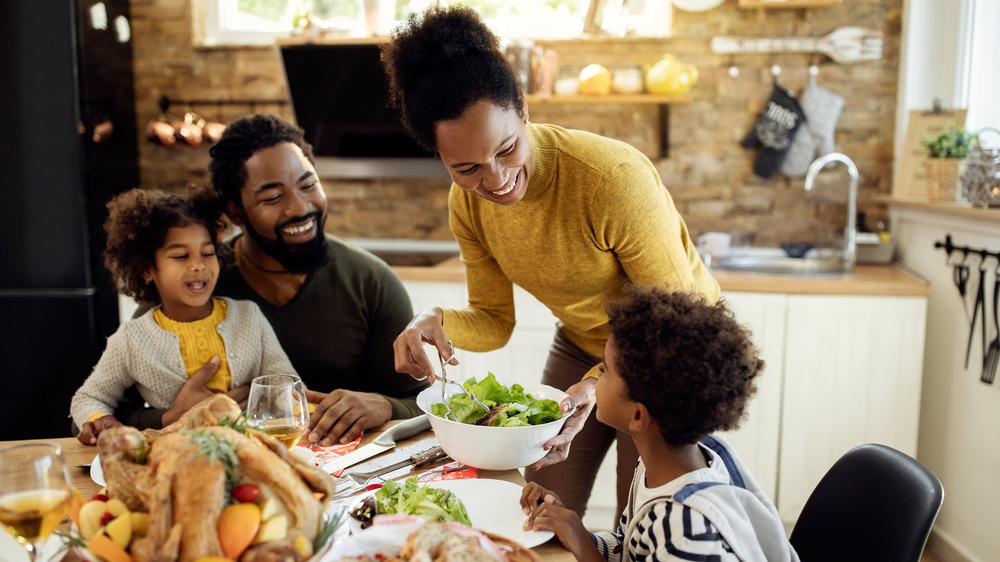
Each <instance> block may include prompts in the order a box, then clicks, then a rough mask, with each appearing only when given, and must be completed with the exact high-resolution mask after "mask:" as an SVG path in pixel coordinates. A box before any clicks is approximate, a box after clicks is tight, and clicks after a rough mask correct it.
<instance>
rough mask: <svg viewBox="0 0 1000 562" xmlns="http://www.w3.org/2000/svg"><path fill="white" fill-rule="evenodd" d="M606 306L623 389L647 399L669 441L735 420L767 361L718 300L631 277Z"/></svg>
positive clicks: (694, 437)
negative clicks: (634, 282)
mask: <svg viewBox="0 0 1000 562" xmlns="http://www.w3.org/2000/svg"><path fill="white" fill-rule="evenodd" d="M607 311H608V321H609V326H610V331H611V337H612V338H614V345H615V347H616V349H617V350H618V359H617V361H616V363H615V367H616V368H617V370H618V372H619V373H620V374H621V377H622V379H624V381H625V387H626V388H627V390H628V397H629V399H630V400H634V401H636V402H640V403H642V404H643V405H644V406H646V408H647V409H648V410H649V413H650V415H651V416H652V417H653V419H655V420H656V423H657V424H658V425H659V427H660V431H661V432H662V434H663V439H664V440H665V441H666V442H667V444H669V445H674V446H677V445H686V444H691V443H695V442H697V441H698V439H700V438H702V437H704V436H706V435H709V434H710V433H713V432H716V431H722V430H728V429H735V428H736V427H738V426H739V424H740V422H741V421H742V418H743V414H744V410H745V408H746V405H747V402H748V401H749V399H750V397H751V396H752V395H753V394H754V392H756V390H757V387H756V384H755V382H754V379H755V377H757V375H759V374H760V372H761V371H762V370H763V368H764V361H763V360H761V359H760V358H759V357H758V352H757V349H756V348H755V347H754V345H753V343H752V342H751V341H750V332H749V331H748V330H747V329H746V328H744V327H743V326H741V325H740V324H739V323H737V321H736V319H735V318H734V317H733V314H732V312H730V311H729V309H728V308H726V306H725V304H724V303H723V302H721V301H720V302H718V303H716V304H714V305H710V304H708V303H706V302H705V300H704V298H703V297H702V296H701V295H699V294H696V293H685V292H667V291H664V290H662V289H658V288H652V289H644V288H638V287H636V286H634V285H628V286H626V287H625V296H624V298H623V299H622V300H620V301H618V302H613V303H609V304H608V305H607Z"/></svg>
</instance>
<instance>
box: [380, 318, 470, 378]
mask: <svg viewBox="0 0 1000 562" xmlns="http://www.w3.org/2000/svg"><path fill="white" fill-rule="evenodd" d="M443 321H444V314H443V313H442V312H441V309H440V308H438V307H436V306H435V307H432V308H427V309H424V310H422V311H420V313H418V314H417V315H416V316H414V317H413V320H410V323H409V324H407V325H406V329H404V330H403V333H401V334H399V337H397V338H396V341H394V342H393V343H392V349H393V357H394V358H395V361H396V372H397V373H406V374H408V375H410V376H411V377H413V378H415V379H423V378H424V377H426V378H427V379H428V380H429V381H430V382H431V383H433V382H434V381H435V380H437V376H435V373H434V366H433V364H432V363H431V360H430V358H429V357H427V354H426V353H424V344H425V343H429V344H431V345H433V346H434V347H436V348H437V350H438V353H439V354H440V355H441V357H448V358H449V359H448V364H449V365H458V359H455V357H454V355H452V354H453V353H454V350H452V349H450V348H449V346H448V339H447V337H445V335H444V327H443V326H442V323H443Z"/></svg>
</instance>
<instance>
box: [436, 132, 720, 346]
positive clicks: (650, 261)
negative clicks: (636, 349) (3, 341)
mask: <svg viewBox="0 0 1000 562" xmlns="http://www.w3.org/2000/svg"><path fill="white" fill-rule="evenodd" d="M528 132H529V134H530V136H531V140H532V142H533V143H534V151H535V163H534V167H533V169H532V171H531V177H530V179H529V181H528V187H527V192H526V193H525V195H524V198H523V199H522V200H521V201H520V202H519V203H518V204H516V205H513V206H505V205H498V204H496V203H492V202H490V201H486V200H484V199H482V198H480V197H477V196H475V195H473V194H471V193H469V192H466V191H465V190H463V189H462V188H460V187H458V186H457V185H454V184H453V185H452V186H451V193H450V195H449V209H450V214H451V217H450V226H451V230H452V233H453V234H454V235H455V238H456V239H457V240H458V243H459V246H460V247H461V251H462V261H463V262H465V266H466V275H467V279H468V290H469V306H468V307H466V308H465V309H462V310H445V311H444V329H445V333H446V334H447V336H448V338H449V339H450V340H452V341H453V342H454V343H455V346H456V347H460V348H462V349H466V350H469V351H490V350H493V349H497V348H499V347H502V346H503V345H505V344H506V343H507V340H508V339H509V338H510V335H511V332H512V331H513V328H514V297H513V287H512V283H515V284H517V285H518V286H520V287H522V288H523V289H525V290H526V291H528V292H529V293H531V294H532V295H534V296H535V298H537V299H538V300H539V301H540V302H541V303H542V304H544V305H545V306H547V307H548V308H549V310H551V311H552V313H553V314H554V315H555V317H556V318H557V319H558V321H559V325H560V327H561V329H562V330H563V332H564V333H565V334H566V336H567V337H568V338H569V339H570V340H571V341H573V342H574V343H575V344H577V345H578V346H580V347H581V348H582V349H583V350H585V351H587V352H588V353H591V354H593V355H596V356H598V357H600V356H601V355H603V353H604V344H605V342H606V341H607V337H608V333H607V322H608V318H607V314H606V313H605V309H604V306H605V303H607V302H608V301H609V300H613V299H615V298H618V297H620V296H621V294H622V287H623V285H624V284H625V283H626V282H632V283H634V284H637V285H641V286H661V287H667V288H669V289H672V290H691V291H697V292H700V293H702V294H704V295H705V296H706V298H707V299H708V300H709V301H710V302H715V301H716V300H718V298H719V284H718V282H717V281H716V280H715V279H714V278H713V277H712V276H711V274H710V273H709V272H708V270H707V268H706V267H705V265H704V264H703V263H702V261H701V258H700V257H699V256H698V252H697V251H696V250H695V245H694V243H693V241H692V240H691V238H690V236H689V235H688V231H687V226H685V224H684V220H683V219H682V218H681V216H680V214H679V213H678V212H677V209H676V208H675V207H674V204H673V200H672V199H671V198H670V194H669V193H668V192H667V189H666V188H665V187H664V186H663V183H662V182H661V181H660V177H659V174H658V173H657V171H656V168H655V167H654V166H653V164H652V163H651V162H650V161H649V159H648V158H646V157H645V156H644V155H643V154H642V153H640V152H639V151H638V150H636V149H635V148H633V147H632V146H630V145H628V144H625V143H623V142H619V141H616V140H612V139H608V138H605V137H601V136H598V135H594V134H591V133H587V132H583V131H575V130H569V129H563V128H561V127H557V126H553V125H539V124H533V123H528Z"/></svg>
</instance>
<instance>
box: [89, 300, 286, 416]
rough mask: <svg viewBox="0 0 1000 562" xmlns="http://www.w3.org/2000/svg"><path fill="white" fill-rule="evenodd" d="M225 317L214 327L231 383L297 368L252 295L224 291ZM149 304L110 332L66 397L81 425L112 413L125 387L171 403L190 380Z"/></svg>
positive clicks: (158, 404) (173, 339)
mask: <svg viewBox="0 0 1000 562" xmlns="http://www.w3.org/2000/svg"><path fill="white" fill-rule="evenodd" d="M216 298H222V300H224V301H226V305H227V308H226V317H225V318H224V319H223V320H222V322H219V326H218V331H219V335H220V336H222V340H223V342H224V343H225V346H226V360H227V361H228V363H229V371H230V373H231V374H232V386H233V387H237V386H240V385H243V384H246V383H248V382H250V381H251V380H253V379H254V378H255V377H258V376H260V375H269V374H296V373H295V368H294V367H292V363H291V361H289V360H288V356H287V355H285V352H284V350H283V349H281V344H280V343H278V338H277V336H275V334H274V330H273V329H272V328H271V324H270V323H269V322H268V321H267V318H265V317H264V314H263V313H261V311H260V308H258V307H257V305H256V304H255V303H253V302H251V301H245V300H233V299H230V298H226V297H216ZM154 310H155V309H150V310H149V311H147V312H146V313H145V314H143V315H142V316H140V317H138V318H135V319H133V320H130V321H128V322H126V323H125V324H122V325H121V326H120V327H119V328H118V330H117V331H116V332H115V333H114V334H112V335H111V337H110V338H108V345H107V348H106V349H105V350H104V354H103V355H101V359H100V360H99V361H98V362H97V366H96V367H94V371H93V372H92V373H91V374H90V376H89V377H87V380H86V381H84V383H83V386H81V387H80V388H79V389H78V390H77V391H76V394H74V395H73V400H72V402H71V403H70V415H71V416H72V418H73V421H74V422H75V423H76V425H77V427H83V424H84V423H85V422H86V421H87V418H89V417H90V415H91V414H93V413H95V412H104V413H107V414H112V413H114V409H115V407H116V406H117V405H118V402H119V401H120V400H121V399H122V397H123V395H124V393H125V390H126V389H127V388H128V387H130V386H133V385H135V386H136V388H137V389H138V390H139V394H141V395H142V398H143V399H144V400H145V401H146V402H148V403H149V405H150V406H152V407H153V408H170V406H172V405H173V403H174V398H176V397H177V394H178V393H179V392H180V391H181V387H183V386H184V383H185V382H187V380H188V375H187V370H186V369H185V367H184V360H183V359H182V358H181V346H180V338H179V337H178V336H177V334H174V333H171V332H168V331H166V330H164V329H163V328H161V327H160V326H159V325H158V324H157V323H156V320H154V319H153V311H154Z"/></svg>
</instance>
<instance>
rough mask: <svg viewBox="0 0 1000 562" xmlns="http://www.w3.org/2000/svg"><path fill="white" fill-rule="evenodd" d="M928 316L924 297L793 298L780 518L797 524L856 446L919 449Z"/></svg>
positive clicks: (787, 346) (790, 300) (911, 451)
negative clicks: (811, 497)
mask: <svg viewBox="0 0 1000 562" xmlns="http://www.w3.org/2000/svg"><path fill="white" fill-rule="evenodd" d="M926 316H927V299H926V298H924V297H874V296H825V295H790V296H789V297H788V321H787V330H786V334H787V336H786V338H785V352H784V353H785V365H784V368H785V376H784V395H783V400H782V409H781V415H782V423H781V427H782V433H781V453H780V457H779V463H778V467H779V477H778V494H777V497H778V501H777V504H778V511H779V512H780V513H781V518H782V520H783V521H785V522H786V523H788V522H793V521H795V519H796V518H797V517H798V514H799V512H800V511H801V510H802V505H803V504H804V503H805V500H806V498H807V497H808V496H809V494H810V492H812V489H813V488H814V487H815V486H816V484H817V483H818V482H819V480H820V478H822V476H823V474H825V473H826V471H827V470H828V469H829V468H830V466H832V465H833V463H834V462H835V461H836V460H837V459H838V458H840V456H841V455H843V454H844V453H845V452H847V451H848V450H849V449H851V448H852V447H854V446H856V445H860V444H862V443H881V444H883V445H888V446H890V447H893V448H896V449H899V450H900V451H902V452H904V453H906V454H908V455H910V456H914V457H915V456H916V452H917V451H916V449H917V428H918V424H919V413H920V387H921V381H922V378H923V355H924V330H925V322H926Z"/></svg>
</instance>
